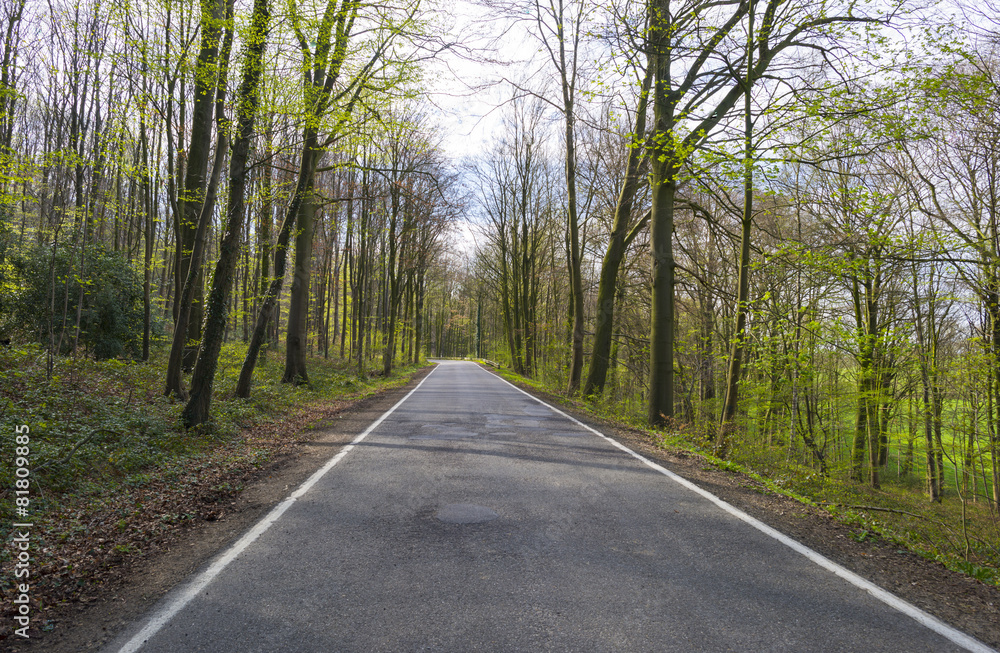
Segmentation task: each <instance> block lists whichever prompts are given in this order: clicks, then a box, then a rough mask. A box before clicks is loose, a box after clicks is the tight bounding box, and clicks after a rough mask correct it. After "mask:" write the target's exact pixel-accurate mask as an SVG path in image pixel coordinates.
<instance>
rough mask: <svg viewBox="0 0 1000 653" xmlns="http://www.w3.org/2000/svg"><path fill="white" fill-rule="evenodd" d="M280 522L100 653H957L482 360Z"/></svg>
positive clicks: (428, 395)
mask: <svg viewBox="0 0 1000 653" xmlns="http://www.w3.org/2000/svg"><path fill="white" fill-rule="evenodd" d="M282 506H284V507H283V508H281V507H279V509H278V512H280V515H278V516H277V518H276V519H275V514H274V513H272V515H271V518H270V519H271V522H269V523H270V526H269V527H267V528H266V530H265V527H266V526H267V524H263V525H259V526H258V527H257V529H256V531H255V532H254V533H251V535H249V536H247V537H246V538H245V540H244V544H246V542H250V540H252V542H250V543H249V544H248V545H246V546H245V548H243V549H242V550H240V551H239V552H238V553H236V552H232V551H231V552H229V553H228V554H224V555H223V556H222V557H221V558H220V559H219V560H217V561H216V563H215V564H214V566H212V567H210V568H209V570H208V571H207V575H205V573H203V574H202V575H201V576H196V577H195V578H193V579H190V580H189V581H186V582H185V583H182V584H181V586H180V587H179V589H178V590H176V591H175V592H173V593H172V594H171V595H169V596H168V597H166V599H165V600H164V601H163V602H162V603H161V604H160V606H158V607H157V608H156V609H154V611H153V612H152V613H151V614H150V616H149V617H148V618H147V620H146V621H143V622H141V623H138V624H136V625H135V626H134V627H133V628H132V630H130V631H129V632H127V633H124V634H123V635H122V637H121V638H119V639H118V640H117V641H116V643H115V644H114V645H113V646H111V647H109V648H108V649H107V650H108V651H119V650H121V649H122V647H125V650H139V651H143V652H147V653H153V652H163V653H177V652H180V651H210V652H212V653H227V652H232V653H250V652H254V651H266V652H269V653H270V652H273V651H282V652H294V651H317V652H319V651H324V652H325V651H364V652H369V651H454V652H465V651H531V652H534V651H629V652H632V651H864V652H866V653H869V652H874V651H906V652H908V653H912V652H916V651H934V652H939V651H955V650H965V649H963V648H961V647H959V646H958V645H956V644H955V643H953V642H952V641H950V640H949V639H946V638H945V637H943V636H942V635H941V634H938V633H936V632H934V631H932V630H931V629H929V628H927V627H925V626H923V625H921V624H920V623H918V622H917V621H915V620H914V619H913V618H912V617H910V616H907V615H905V614H903V613H900V612H898V611H897V610H895V609H893V608H891V607H889V606H887V605H886V604H885V603H883V602H881V601H879V600H877V599H876V598H874V597H873V596H872V595H871V594H869V593H868V592H866V591H864V590H863V589H859V588H858V587H855V586H854V585H852V584H850V583H848V582H846V581H845V580H843V579H841V578H839V577H837V576H836V575H834V574H833V573H831V572H830V571H828V570H826V569H823V568H821V567H820V566H818V565H817V564H815V563H814V562H812V561H810V560H809V559H807V558H806V557H804V556H803V555H802V554H801V553H799V552H796V551H794V550H792V549H790V548H788V547H787V546H785V545H784V544H782V543H780V542H779V541H777V540H775V539H774V538H773V537H771V536H769V535H767V534H766V533H763V532H761V531H759V530H756V529H755V528H753V527H752V526H750V525H748V524H747V523H745V522H744V521H741V520H739V519H737V518H736V517H734V516H733V515H731V514H730V513H728V512H726V511H725V510H724V509H722V508H720V507H719V506H718V505H716V504H715V503H713V502H711V501H709V500H708V499H706V498H704V497H702V496H699V495H698V494H696V493H694V492H692V491H691V490H690V489H688V488H685V487H683V486H681V485H679V484H678V483H676V482H675V481H674V480H672V479H670V478H668V477H667V476H664V474H662V473H660V472H659V471H657V470H656V469H653V468H651V467H650V466H649V465H646V464H643V463H642V462H641V461H640V460H637V459H636V458H635V457H632V456H629V455H628V454H627V453H625V452H622V451H620V450H619V449H617V448H615V447H614V446H612V444H610V443H609V442H608V441H606V440H604V439H602V438H600V437H598V436H597V435H595V434H593V433H591V432H589V431H587V430H585V429H584V428H583V427H582V426H581V425H579V424H577V423H574V422H572V421H570V420H568V419H567V418H566V417H564V416H562V415H560V414H558V413H556V412H554V411H553V410H551V409H550V408H548V407H546V406H545V405H542V404H540V403H539V402H537V401H535V400H534V399H532V398H530V397H528V396H526V395H525V394H523V393H521V392H520V391H518V390H516V389H515V388H513V387H512V386H510V385H508V384H506V383H505V382H504V381H502V380H500V379H498V378H496V377H495V376H493V375H492V374H490V373H488V372H486V371H484V370H482V369H480V368H479V367H477V366H476V365H474V364H472V363H459V362H446V363H442V364H441V365H440V366H439V367H438V368H436V369H435V370H434V371H433V372H432V373H431V374H430V375H429V376H427V377H426V378H425V380H424V382H423V383H422V384H421V385H420V386H419V387H418V389H417V390H416V391H415V392H413V393H412V394H411V395H410V396H408V398H406V399H405V400H403V401H402V402H401V403H400V404H399V405H397V407H396V409H395V410H394V412H392V413H391V414H390V415H388V417H386V418H385V419H384V421H382V422H381V423H380V424H378V425H377V426H376V427H375V428H374V429H373V430H371V432H370V433H369V434H368V435H367V436H366V437H365V439H364V440H363V441H361V442H359V443H358V444H357V445H356V446H355V447H353V449H351V450H349V451H348V452H347V453H346V454H345V455H343V456H342V458H340V459H338V462H337V463H336V465H335V466H333V467H331V468H329V470H328V471H327V472H326V473H325V474H324V475H323V476H322V477H321V478H319V479H318V480H316V481H315V483H314V484H313V485H311V487H309V489H308V490H307V491H304V492H301V491H300V496H298V497H297V498H296V499H295V500H294V501H291V500H288V501H286V502H285V503H284V504H282ZM281 510H283V512H281ZM254 537H255V538H256V539H254ZM150 624H152V625H150ZM143 628H145V630H144V631H143V634H141V635H139V636H137V633H140V631H142V629H143ZM143 640H145V642H144V643H142V644H141V646H140V642H143Z"/></svg>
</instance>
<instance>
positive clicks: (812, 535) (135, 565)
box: [0, 371, 1000, 653]
mask: <svg viewBox="0 0 1000 653" xmlns="http://www.w3.org/2000/svg"><path fill="white" fill-rule="evenodd" d="M425 374H426V371H423V372H420V373H418V374H417V375H416V376H415V377H414V379H413V380H412V381H411V382H410V384H409V385H408V386H407V387H405V388H399V389H395V390H390V391H387V392H384V393H382V394H380V395H378V396H375V397H372V398H369V399H365V400H363V401H360V402H356V403H354V404H352V405H348V404H343V403H342V404H337V405H331V406H329V407H327V408H326V409H325V411H323V415H322V420H321V423H320V425H319V426H318V427H316V428H312V429H310V430H308V431H304V432H301V433H299V435H298V436H297V437H294V438H292V439H291V440H289V441H287V442H286V443H285V444H284V445H283V446H282V447H281V448H280V450H279V451H277V452H276V455H275V456H274V457H273V458H272V459H271V462H270V463H269V464H268V465H266V466H265V467H263V468H261V469H259V470H243V471H242V472H238V473H239V474H241V476H240V477H239V478H234V479H232V480H233V481H238V482H239V483H241V484H242V485H243V486H244V488H245V489H243V490H242V491H241V492H239V493H238V494H235V495H233V496H231V497H229V498H228V499H227V500H226V501H225V505H221V506H220V505H219V504H218V502H210V503H207V504H206V503H203V502H202V501H201V499H200V498H199V496H210V495H211V492H212V490H211V488H210V487H204V488H202V489H201V490H202V491H201V494H200V495H199V493H198V492H195V493H193V496H192V497H191V498H190V501H189V503H187V504H186V505H177V506H175V508H174V511H175V512H180V511H183V510H188V511H195V512H194V513H193V514H194V515H195V517H194V518H193V519H191V520H190V523H189V525H188V526H187V527H185V528H182V529H179V530H176V531H174V532H172V533H171V534H170V535H169V536H168V537H165V538H163V539H162V541H160V542H159V543H156V544H155V545H153V546H150V547H149V548H148V549H147V550H146V551H144V553H143V555H142V556H136V557H132V558H127V559H124V560H123V561H122V562H121V563H120V564H117V565H113V566H110V567H109V568H108V569H106V570H105V573H103V575H102V576H101V583H100V585H99V586H93V587H90V588H88V589H87V590H86V591H84V592H82V593H79V594H78V595H76V596H75V597H74V598H72V599H71V600H68V601H66V602H64V603H61V604H59V605H55V606H50V609H49V610H48V611H47V613H46V614H45V615H44V620H45V622H46V623H48V624H50V626H51V628H52V630H51V631H49V632H41V631H40V630H38V629H37V628H35V629H33V630H32V632H31V635H32V638H31V639H30V640H28V641H23V640H22V641H15V640H14V639H13V638H11V637H8V638H7V639H5V640H2V641H0V649H2V650H10V651H46V652H51V653H77V652H84V651H95V650H98V649H99V648H100V647H101V646H102V645H103V644H105V643H107V642H108V641H109V640H110V639H111V638H112V636H113V635H115V634H117V633H118V632H119V631H120V630H121V629H122V628H123V627H124V626H125V625H127V624H129V623H131V622H133V621H135V620H137V619H139V618H141V617H142V616H143V615H144V614H145V613H146V612H147V611H148V610H149V609H150V607H152V605H153V604H154V603H155V602H156V601H157V600H158V599H159V598H160V597H162V596H163V595H164V594H165V593H166V592H167V591H168V590H169V589H170V588H172V587H173V586H174V585H175V584H176V583H177V582H179V581H180V580H182V579H184V578H186V577H187V576H189V575H190V574H192V573H193V572H195V571H197V570H198V569H199V568H201V567H203V566H205V564H206V563H207V562H208V561H209V560H210V559H211V558H212V556H213V555H215V554H216V553H217V552H218V551H219V550H220V549H222V548H224V547H225V546H226V545H227V544H229V543H230V542H232V541H233V540H234V539H235V538H236V537H238V536H239V535H240V534H241V533H242V532H244V531H245V530H247V529H248V528H250V526H252V525H253V524H254V523H255V522H256V521H258V520H259V519H260V518H261V517H262V516H263V515H264V514H265V513H266V512H267V511H268V510H269V509H270V508H271V506H273V505H274V504H275V503H277V502H278V501H280V500H281V499H283V498H285V497H286V496H287V495H288V494H289V492H290V491H291V490H292V489H293V488H295V487H296V486H297V485H298V484H299V483H301V482H302V481H303V480H305V479H306V478H307V477H308V476H309V474H311V473H312V472H313V471H314V470H315V469H317V468H318V467H320V466H321V465H322V464H323V463H324V462H325V461H326V460H328V459H329V458H330V457H331V456H333V455H334V454H335V453H336V451H337V450H338V449H339V448H341V447H342V446H344V445H345V444H347V443H348V442H350V441H351V440H352V439H353V438H354V437H355V436H356V435H357V434H358V433H360V432H361V431H363V430H364V429H365V428H366V427H367V426H368V425H369V424H371V422H372V421H374V420H375V419H377V418H378V416H379V415H381V414H382V413H383V412H385V411H386V410H388V409H389V408H390V407H391V406H392V405H393V404H394V403H395V402H397V401H398V400H399V399H400V398H401V397H402V396H403V395H404V394H405V393H406V392H408V391H409V389H410V388H412V387H413V386H414V385H415V384H416V383H417V382H419V380H420V379H421V378H422V377H423V376H424V375H425ZM531 392H532V393H533V394H535V395H538V396H541V397H543V398H544V399H546V400H549V401H551V402H556V403H561V399H560V398H558V397H551V396H544V395H543V394H542V393H539V392H538V391H535V390H531ZM561 407H562V408H563V410H566V411H567V412H569V413H571V414H573V415H574V416H575V417H576V418H577V419H580V420H581V421H583V422H585V423H587V424H590V425H592V426H594V427H595V428H597V429H598V430H600V431H602V432H603V433H605V434H607V435H610V436H612V437H614V438H616V439H617V440H618V441H620V442H621V443H622V444H624V445H626V446H628V447H630V448H632V449H633V450H635V451H637V452H638V453H640V454H642V455H643V456H646V457H647V458H650V459H652V460H655V461H656V462H658V463H660V464H661V465H663V466H664V467H667V468H668V469H670V470H672V471H674V472H675V473H677V474H679V475H681V476H683V477H685V478H688V479H690V480H691V481H693V482H695V483H697V484H698V485H699V486H701V487H703V488H705V489H706V490H708V491H709V492H712V493H713V494H715V495H716V496H719V497H721V498H722V499H724V500H726V501H728V502H729V503H731V504H733V505H734V506H736V507H738V508H740V509H741V510H743V511H745V512H747V513H749V514H750V515H753V516H754V517H756V518H757V519H760V520H761V521H763V522H765V523H767V524H770V525H771V526H773V527H774V528H776V529H777V530H780V531H781V532H783V533H785V534H787V535H789V536H790V537H792V538H794V539H796V540H798V541H800V542H802V543H803V544H805V545H807V546H809V547H810V548H812V549H815V550H816V551H818V552H820V553H822V554H823V555H825V556H827V557H829V558H831V559H832V560H834V561H836V562H837V563H839V564H841V565H843V566H844V567H846V568H848V569H850V570H852V571H854V572H855V573H857V574H859V575H861V576H863V577H865V578H868V579H870V580H871V581H873V582H874V583H876V584H878V585H880V586H881V587H883V588H885V589H887V590H889V591H891V592H893V593H894V594H896V595H897V596H899V597H901V598H903V599H904V600H906V601H909V602H910V603H912V604H914V605H916V606H918V607H920V608H921V609H923V610H925V611H927V612H929V613H930V614H933V615H935V616H937V617H938V618H940V619H941V620H942V621H945V622H946V623H948V624H951V625H952V626H954V627H956V628H959V629H960V630H962V631H964V632H966V633H968V634H970V635H972V636H973V637H976V638H977V639H979V640H980V641H982V642H984V643H986V644H988V645H990V646H993V647H994V648H998V647H1000V590H998V589H997V588H995V587H992V586H988V585H985V584H983V583H981V582H979V581H977V580H975V579H972V578H970V577H968V576H965V575H962V574H959V573H956V572H952V571H950V570H948V569H946V568H945V567H944V566H942V565H941V564H939V563H935V562H932V561H929V560H926V559H924V558H921V557H920V556H918V555H916V554H914V553H911V552H908V551H903V550H900V549H899V548H898V547H896V546H893V545H892V543H889V542H885V541H883V540H881V539H879V538H875V537H869V538H866V539H865V540H864V541H862V542H858V541H856V539H855V538H853V537H852V534H853V533H854V529H852V528H851V527H849V526H847V525H845V524H841V523H839V522H837V521H836V520H835V519H834V518H833V517H832V516H831V515H830V514H829V513H827V512H826V511H823V510H821V509H818V508H814V507H811V506H807V505H803V504H801V503H799V502H797V501H794V500H792V499H790V498H788V497H785V496H782V495H777V494H774V493H772V492H770V491H769V490H768V489H767V488H766V487H764V486H763V485H762V484H761V483H759V482H758V481H755V480H754V479H752V478H750V477H747V476H746V475H743V474H740V473H734V472H727V471H721V470H719V469H717V468H715V467H712V466H710V465H708V464H707V463H706V461H705V460H704V459H702V458H700V457H698V456H695V455H690V454H686V453H683V452H667V451H664V450H662V449H660V448H659V447H657V446H656V445H655V444H654V442H653V440H652V439H651V438H650V436H649V435H648V434H646V433H644V432H642V431H639V430H635V429H629V428H623V427H621V426H619V425H616V424H612V423H609V422H604V421H601V420H598V419H595V418H594V417H593V416H591V415H587V414H583V413H582V412H581V411H579V410H576V409H574V408H573V407H572V406H566V405H565V404H562V405H561ZM36 616H37V615H36ZM39 621H40V620H39ZM914 627H918V626H917V625H916V624H914ZM9 633H10V631H9V629H8V630H6V631H5V633H4V634H8V635H9Z"/></svg>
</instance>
